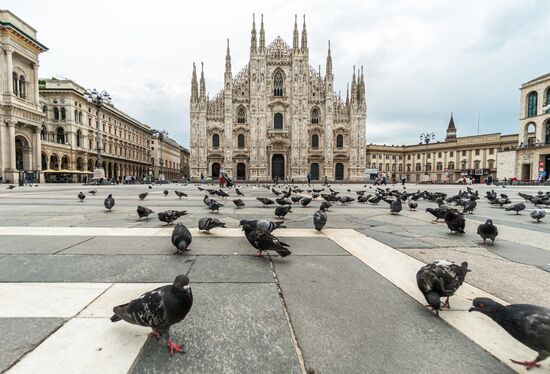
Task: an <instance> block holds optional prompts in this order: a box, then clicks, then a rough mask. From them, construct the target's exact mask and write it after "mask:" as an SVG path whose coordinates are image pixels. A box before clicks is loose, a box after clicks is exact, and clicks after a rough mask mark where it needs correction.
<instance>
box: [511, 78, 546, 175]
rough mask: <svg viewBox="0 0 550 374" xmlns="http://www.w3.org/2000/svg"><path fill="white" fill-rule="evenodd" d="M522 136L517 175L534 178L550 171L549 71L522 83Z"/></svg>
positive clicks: (519, 144) (520, 114)
mask: <svg viewBox="0 0 550 374" xmlns="http://www.w3.org/2000/svg"><path fill="white" fill-rule="evenodd" d="M519 118H520V119H519V139H518V150H517V154H516V168H515V175H516V176H517V178H520V179H523V180H535V179H537V178H538V177H539V175H542V178H543V179H548V177H549V175H550V73H548V74H544V75H542V76H540V77H537V78H535V79H532V80H530V81H528V82H526V83H524V84H522V85H521V87H520V113H519Z"/></svg>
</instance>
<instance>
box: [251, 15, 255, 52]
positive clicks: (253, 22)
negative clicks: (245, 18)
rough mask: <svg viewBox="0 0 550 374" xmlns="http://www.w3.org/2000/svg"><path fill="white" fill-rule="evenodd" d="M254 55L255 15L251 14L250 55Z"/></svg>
mask: <svg viewBox="0 0 550 374" xmlns="http://www.w3.org/2000/svg"><path fill="white" fill-rule="evenodd" d="M254 53H256V15H255V14H254V13H252V31H251V32H250V54H254Z"/></svg>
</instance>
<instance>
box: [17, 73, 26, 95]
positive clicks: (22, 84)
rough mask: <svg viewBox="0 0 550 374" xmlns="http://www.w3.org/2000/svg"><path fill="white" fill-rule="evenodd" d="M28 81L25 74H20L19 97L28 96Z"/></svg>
mask: <svg viewBox="0 0 550 374" xmlns="http://www.w3.org/2000/svg"><path fill="white" fill-rule="evenodd" d="M26 83H27V82H26V81H25V77H24V76H22V75H21V76H20V77H19V97H20V98H22V99H26V98H27V86H26Z"/></svg>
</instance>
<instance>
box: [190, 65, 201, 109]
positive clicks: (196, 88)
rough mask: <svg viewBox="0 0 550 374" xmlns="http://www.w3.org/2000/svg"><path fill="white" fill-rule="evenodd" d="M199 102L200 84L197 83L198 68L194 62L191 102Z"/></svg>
mask: <svg viewBox="0 0 550 374" xmlns="http://www.w3.org/2000/svg"><path fill="white" fill-rule="evenodd" d="M197 101H199V84H198V82H197V68H196V67H195V63H194V62H193V77H192V78H191V102H197Z"/></svg>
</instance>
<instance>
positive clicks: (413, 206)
mask: <svg viewBox="0 0 550 374" xmlns="http://www.w3.org/2000/svg"><path fill="white" fill-rule="evenodd" d="M408 205H409V210H416V208H417V207H418V203H417V202H416V201H414V200H409V202H408Z"/></svg>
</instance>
